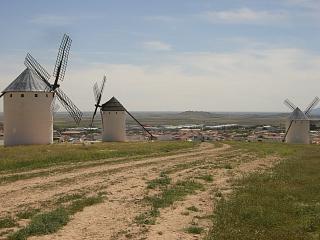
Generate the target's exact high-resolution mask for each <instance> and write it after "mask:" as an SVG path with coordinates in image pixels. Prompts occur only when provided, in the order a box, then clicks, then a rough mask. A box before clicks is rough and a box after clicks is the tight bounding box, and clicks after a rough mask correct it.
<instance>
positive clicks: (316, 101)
mask: <svg viewBox="0 0 320 240" xmlns="http://www.w3.org/2000/svg"><path fill="white" fill-rule="evenodd" d="M319 101H320V99H319V98H318V97H315V98H314V99H313V101H312V102H311V103H310V104H309V106H308V107H307V108H306V110H305V111H304V113H305V114H306V115H307V116H309V115H310V113H311V111H312V110H313V109H314V108H315V106H316V105H317V104H318V103H319Z"/></svg>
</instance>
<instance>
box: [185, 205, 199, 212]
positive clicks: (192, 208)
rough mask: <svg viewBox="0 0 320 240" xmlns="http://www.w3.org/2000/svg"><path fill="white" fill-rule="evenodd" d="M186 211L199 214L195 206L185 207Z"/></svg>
mask: <svg viewBox="0 0 320 240" xmlns="http://www.w3.org/2000/svg"><path fill="white" fill-rule="evenodd" d="M187 210H189V211H192V212H199V209H198V208H197V207H196V206H191V207H187Z"/></svg>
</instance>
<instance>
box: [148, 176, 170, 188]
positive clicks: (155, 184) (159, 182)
mask: <svg viewBox="0 0 320 240" xmlns="http://www.w3.org/2000/svg"><path fill="white" fill-rule="evenodd" d="M170 183H171V179H170V177H168V175H166V174H164V173H161V174H160V177H159V178H156V179H153V180H151V181H149V182H148V183H147V188H149V189H156V188H159V187H166V186H167V185H169V184H170Z"/></svg>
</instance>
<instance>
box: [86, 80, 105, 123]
mask: <svg viewBox="0 0 320 240" xmlns="http://www.w3.org/2000/svg"><path fill="white" fill-rule="evenodd" d="M106 81H107V77H106V75H105V76H104V77H103V80H102V83H101V87H100V89H99V87H98V84H97V83H95V84H94V85H93V94H94V97H95V99H96V105H95V106H96V107H95V109H94V112H93V115H92V119H91V124H90V126H91V127H92V126H93V121H94V117H95V116H96V114H97V110H98V107H99V106H100V102H101V97H102V93H103V89H104V86H105V83H106Z"/></svg>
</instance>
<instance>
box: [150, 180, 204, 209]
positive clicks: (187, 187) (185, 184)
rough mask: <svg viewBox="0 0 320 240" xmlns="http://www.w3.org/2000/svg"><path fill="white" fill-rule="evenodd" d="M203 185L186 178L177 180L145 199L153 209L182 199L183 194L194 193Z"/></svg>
mask: <svg viewBox="0 0 320 240" xmlns="http://www.w3.org/2000/svg"><path fill="white" fill-rule="evenodd" d="M202 189H203V185H202V184H201V183H199V182H195V181H191V180H187V181H179V182H177V183H176V184H174V185H173V186H171V187H169V188H166V189H164V190H163V191H162V192H161V193H160V194H159V195H157V196H153V197H148V198H147V200H148V201H149V202H150V203H151V205H152V207H153V208H155V209H158V208H165V207H168V206H170V205H172V204H173V203H174V202H176V201H179V200H182V199H183V198H184V197H185V196H187V195H189V194H193V193H195V191H196V190H202Z"/></svg>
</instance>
